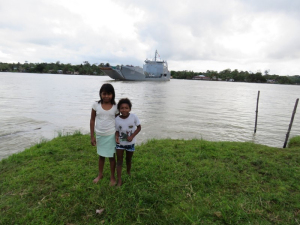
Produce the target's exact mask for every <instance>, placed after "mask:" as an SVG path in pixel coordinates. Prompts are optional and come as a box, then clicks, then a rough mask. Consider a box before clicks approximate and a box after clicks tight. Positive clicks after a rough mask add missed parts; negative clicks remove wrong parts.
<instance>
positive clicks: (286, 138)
mask: <svg viewBox="0 0 300 225" xmlns="http://www.w3.org/2000/svg"><path fill="white" fill-rule="evenodd" d="M298 102H299V98H297V100H296V102H295V106H294V111H293V114H292V118H291V122H290V125H289V129H288V132H287V133H286V137H285V142H284V144H283V148H285V147H286V144H287V141H288V139H289V136H290V131H291V129H292V125H293V122H294V117H295V114H296V110H297V106H298Z"/></svg>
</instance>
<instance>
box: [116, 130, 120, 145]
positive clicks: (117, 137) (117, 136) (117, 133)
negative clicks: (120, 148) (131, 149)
mask: <svg viewBox="0 0 300 225" xmlns="http://www.w3.org/2000/svg"><path fill="white" fill-rule="evenodd" d="M116 143H117V144H120V140H119V131H116Z"/></svg>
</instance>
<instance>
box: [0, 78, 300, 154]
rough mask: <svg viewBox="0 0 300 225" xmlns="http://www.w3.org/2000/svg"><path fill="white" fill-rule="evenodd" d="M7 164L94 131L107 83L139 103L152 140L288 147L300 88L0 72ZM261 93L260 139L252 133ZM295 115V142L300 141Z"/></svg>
mask: <svg viewBox="0 0 300 225" xmlns="http://www.w3.org/2000/svg"><path fill="white" fill-rule="evenodd" d="M0 79H1V82H0V118H1V120H0V127H1V129H0V159H1V158H3V157H7V156H8V155H11V154H13V153H15V152H18V151H22V150H24V149H25V148H27V147H29V146H31V145H33V144H35V143H37V142H39V141H40V140H41V139H43V138H46V139H52V138H54V137H55V136H57V133H58V132H62V133H67V132H73V131H75V130H80V131H81V132H82V133H88V132H89V119H90V111H91V105H92V103H93V101H96V100H98V99H99V97H98V96H99V93H98V92H99V89H100V87H101V85H102V84H103V83H105V82H110V83H112V84H113V86H114V87H115V90H116V100H118V99H120V98H124V97H128V98H130V99H131V100H132V103H133V108H132V112H133V113H136V114H137V115H138V116H139V118H140V121H141V124H142V131H141V133H140V134H139V135H138V137H137V139H138V143H140V142H144V141H146V140H148V139H151V138H159V139H161V138H176V139H192V138H203V139H206V140H213V141H253V142H255V143H259V144H264V145H269V146H274V147H282V146H283V143H284V140H285V135H286V132H287V129H288V126H289V122H290V118H291V114H292V111H293V108H294V104H295V101H296V99H297V98H299V93H300V86H289V85H274V84H252V83H232V82H212V81H194V80H171V81H169V82H129V81H114V80H111V79H110V78H109V77H97V76H69V75H68V76H67V75H50V74H20V73H0ZM258 90H260V101H259V109H258V125H257V133H256V134H253V131H254V122H255V109H256V99H257V92H258ZM298 114H299V113H296V116H295V119H294V124H293V127H292V131H291V133H290V137H293V136H296V135H300V116H299V115H298Z"/></svg>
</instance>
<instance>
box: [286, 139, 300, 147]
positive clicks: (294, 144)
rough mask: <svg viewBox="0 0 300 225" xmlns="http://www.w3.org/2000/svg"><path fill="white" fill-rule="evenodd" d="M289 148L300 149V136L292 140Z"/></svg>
mask: <svg viewBox="0 0 300 225" xmlns="http://www.w3.org/2000/svg"><path fill="white" fill-rule="evenodd" d="M288 147H289V148H294V147H297V148H300V136H295V137H293V138H291V139H290V140H289V143H288Z"/></svg>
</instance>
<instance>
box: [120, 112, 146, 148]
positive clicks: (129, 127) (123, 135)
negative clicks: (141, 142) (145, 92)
mask: <svg viewBox="0 0 300 225" xmlns="http://www.w3.org/2000/svg"><path fill="white" fill-rule="evenodd" d="M138 125H140V121H139V118H138V117H137V116H136V115H135V114H133V113H130V114H129V116H128V117H127V118H126V119H122V118H121V117H120V116H117V117H116V131H119V140H120V145H132V144H134V143H135V141H136V140H135V137H134V138H133V139H132V141H131V142H128V141H127V137H128V136H131V135H132V134H133V133H134V131H135V130H136V127H137V126H138Z"/></svg>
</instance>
